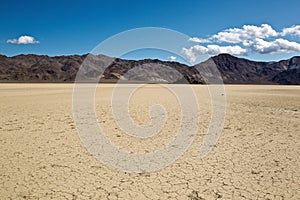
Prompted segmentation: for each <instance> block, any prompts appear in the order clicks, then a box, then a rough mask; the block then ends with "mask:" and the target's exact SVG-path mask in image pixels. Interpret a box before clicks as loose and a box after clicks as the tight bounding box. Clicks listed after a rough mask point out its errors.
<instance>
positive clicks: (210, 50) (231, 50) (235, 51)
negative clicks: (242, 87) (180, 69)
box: [182, 45, 247, 62]
mask: <svg viewBox="0 0 300 200" xmlns="http://www.w3.org/2000/svg"><path fill="white" fill-rule="evenodd" d="M182 53H183V54H184V55H185V56H186V58H187V60H188V61H189V62H195V61H196V59H197V57H199V56H202V55H206V54H208V55H211V56H214V55H218V54H220V53H228V54H232V55H246V54H247V50H246V49H244V48H242V47H240V46H238V45H235V46H219V45H207V47H205V46H201V45H195V46H192V47H190V48H183V49H182Z"/></svg>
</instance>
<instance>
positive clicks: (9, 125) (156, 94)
mask: <svg viewBox="0 0 300 200" xmlns="http://www.w3.org/2000/svg"><path fill="white" fill-rule="evenodd" d="M132 86H133V85H123V86H122V87H132ZM173 87H182V86H180V85H177V86H173ZM191 87H192V88H193V90H194V91H195V93H196V94H197V97H198V104H199V115H200V121H199V130H198V134H197V135H196V138H195V140H194V141H193V143H192V144H191V146H190V148H189V149H188V150H187V151H186V152H185V153H184V154H183V156H182V157H180V158H179V159H178V160H176V161H175V162H174V163H172V164H170V165H169V166H166V167H165V168H163V169H161V170H158V171H155V172H145V173H126V172H123V171H119V170H117V169H114V168H112V167H110V166H107V165H105V164H103V163H102V162H100V161H98V160H97V159H96V158H95V157H93V156H92V155H91V154H90V153H89V151H88V150H87V149H86V148H85V147H84V145H83V144H82V143H81V140H80V138H79V135H78V133H77V129H76V124H75V122H74V120H73V114H72V94H73V85H72V84H1V85H0V110H1V118H0V152H1V154H0V163H1V168H0V199H138V200H139V199H300V87H299V86H263V85H227V86H226V87H225V90H226V98H227V103H226V109H227V111H226V117H225V123H224V127H223V129H222V133H221V136H220V138H219V140H218V142H217V144H216V145H215V146H214V148H213V150H212V151H211V153H210V154H209V155H208V156H206V157H204V158H203V159H200V157H199V149H200V147H201V144H202V141H203V138H204V135H205V133H206V131H207V129H208V125H209V122H210V117H211V111H210V110H211V105H210V102H211V101H210V98H209V94H208V90H207V87H206V86H204V85H194V86H191ZM113 88H114V85H109V84H106V85H103V86H99V88H98V90H97V93H96V95H95V97H96V104H95V109H96V113H97V119H98V122H99V125H100V126H101V127H102V128H103V130H104V131H105V133H106V136H107V137H108V138H109V139H110V140H111V142H112V143H114V144H115V145H116V146H118V147H120V148H122V149H124V150H126V151H128V152H131V153H147V152H152V151H155V150H157V149H159V148H162V147H164V145H166V144H168V142H169V140H170V139H172V138H173V137H174V135H175V134H176V130H177V129H178V128H180V126H181V125H180V120H179V119H180V106H179V103H178V101H177V100H176V97H175V96H174V94H172V93H171V92H170V91H168V90H167V89H165V88H164V87H161V86H160V85H147V86H144V87H143V88H140V89H138V90H137V91H136V92H135V93H134V95H132V97H131V99H130V106H129V114H130V115H131V117H132V119H133V120H134V121H135V123H137V124H139V125H145V124H147V123H148V122H149V120H150V118H149V112H148V109H149V106H151V105H152V104H157V103H159V104H161V105H163V106H164V108H165V110H166V112H167V113H168V118H167V119H166V123H165V125H164V127H163V129H162V130H161V132H159V133H158V134H156V135H154V136H153V137H151V138H147V139H142V138H135V137H132V136H129V135H127V134H125V133H124V132H123V131H122V129H120V128H119V127H118V125H117V124H116V123H115V120H114V117H113V115H112V110H111V104H110V103H111V96H112V91H113V90H112V89H113Z"/></svg>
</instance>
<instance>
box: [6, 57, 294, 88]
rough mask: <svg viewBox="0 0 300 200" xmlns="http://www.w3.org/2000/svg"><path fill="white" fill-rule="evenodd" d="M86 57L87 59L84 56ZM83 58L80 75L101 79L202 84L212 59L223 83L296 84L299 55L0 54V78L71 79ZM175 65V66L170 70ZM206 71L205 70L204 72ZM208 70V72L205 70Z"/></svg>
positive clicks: (69, 80) (71, 80) (73, 77)
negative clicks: (185, 58)
mask: <svg viewBox="0 0 300 200" xmlns="http://www.w3.org/2000/svg"><path fill="white" fill-rule="evenodd" d="M86 58H87V59H86ZM85 59H86V61H87V62H86V63H88V64H89V66H91V69H92V70H89V71H86V72H84V73H83V74H84V77H82V78H87V79H94V78H97V77H99V75H100V74H102V72H103V71H104V67H106V66H107V65H108V68H107V69H106V70H105V71H104V72H103V75H102V77H101V82H116V81H118V80H122V81H125V82H126V81H128V80H130V81H137V82H139V81H147V82H151V83H184V82H186V81H187V82H189V83H193V84H204V83H205V81H207V77H209V76H211V77H213V75H212V74H210V75H207V74H201V75H200V74H199V72H198V71H197V69H198V70H200V71H203V69H204V68H209V66H210V65H211V64H212V63H213V64H214V65H215V66H216V67H217V69H218V70H219V72H220V74H221V76H222V78H223V81H224V83H225V84H294V85H299V84H300V56H296V57H293V58H290V59H288V60H282V61H279V62H256V61H251V60H247V59H243V58H237V57H234V56H231V55H229V54H220V55H218V56H214V57H211V58H210V59H209V60H207V61H205V62H203V63H199V64H197V65H195V66H187V65H185V64H181V63H178V62H168V61H161V60H157V59H154V60H153V59H145V60H124V59H119V58H116V59H114V58H111V57H108V56H103V55H89V56H88V55H72V56H54V57H50V56H45V55H34V54H28V55H18V56H13V57H7V56H4V55H0V82H2V83H5V82H45V83H46V82H47V83H49V82H55V83H63V82H74V80H75V77H76V73H77V71H78V69H79V67H80V66H81V64H82V63H83V61H84V60H85ZM174 69H175V70H174ZM205 73H206V72H205ZM207 73H208V74H209V73H210V72H207Z"/></svg>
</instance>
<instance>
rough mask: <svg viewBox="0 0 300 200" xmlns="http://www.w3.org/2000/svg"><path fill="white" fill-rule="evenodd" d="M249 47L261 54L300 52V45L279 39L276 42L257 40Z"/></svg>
mask: <svg viewBox="0 0 300 200" xmlns="http://www.w3.org/2000/svg"><path fill="white" fill-rule="evenodd" d="M247 45H248V46H249V47H250V48H251V49H252V50H253V51H255V52H258V53H261V54H273V53H292V52H300V44H299V43H297V42H291V41H288V40H285V39H282V38H278V39H276V40H274V41H265V40H263V39H259V38H257V39H256V40H254V41H252V42H250V43H249V44H247Z"/></svg>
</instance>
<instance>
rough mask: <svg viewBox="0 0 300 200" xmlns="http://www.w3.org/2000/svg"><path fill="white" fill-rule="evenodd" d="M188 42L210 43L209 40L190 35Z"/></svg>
mask: <svg viewBox="0 0 300 200" xmlns="http://www.w3.org/2000/svg"><path fill="white" fill-rule="evenodd" d="M189 41H190V42H197V43H211V40H210V39H209V38H208V39H204V38H198V37H192V38H190V39H189Z"/></svg>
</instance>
